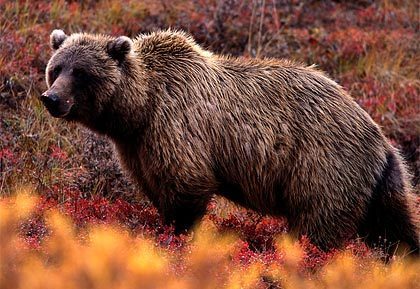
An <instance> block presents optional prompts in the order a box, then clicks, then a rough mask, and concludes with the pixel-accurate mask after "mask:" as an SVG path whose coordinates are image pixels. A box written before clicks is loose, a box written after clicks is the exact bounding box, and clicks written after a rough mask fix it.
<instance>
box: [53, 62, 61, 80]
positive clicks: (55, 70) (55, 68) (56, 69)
mask: <svg viewBox="0 0 420 289" xmlns="http://www.w3.org/2000/svg"><path fill="white" fill-rule="evenodd" d="M60 72H61V66H60V65H57V66H56V67H54V69H53V70H52V80H53V81H55V80H56V79H57V77H58V75H60Z"/></svg>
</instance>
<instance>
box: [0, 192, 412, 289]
mask: <svg viewBox="0 0 420 289" xmlns="http://www.w3.org/2000/svg"><path fill="white" fill-rule="evenodd" d="M39 202H40V200H37V199H36V198H34V197H33V195H30V194H28V189H26V190H24V191H23V192H20V193H19V194H17V195H16V196H15V197H14V198H8V199H4V200H2V202H0V247H1V249H2V252H1V253H2V262H1V263H0V288H16V289H19V288H34V289H36V288H40V289H41V288H42V289H48V288H54V289H57V288H78V289H80V288H98V289H105V288H121V289H122V288H174V289H175V288H183V289H188V288H218V289H221V288H335V289H339V288H401V289H403V288H415V286H416V284H417V285H418V283H417V282H418V281H419V280H418V278H419V276H418V269H419V266H420V260H418V259H416V260H409V259H396V260H394V261H393V262H392V264H391V265H384V264H383V263H382V262H380V261H378V260H375V259H374V258H372V257H371V256H370V255H369V253H367V251H366V250H364V253H361V252H359V253H358V254H355V251H354V247H352V246H348V247H347V250H345V251H342V252H335V253H334V254H332V255H331V256H329V261H328V262H327V263H325V264H323V265H324V266H323V267H322V268H320V269H318V270H316V271H310V270H308V267H307V266H306V262H307V259H308V258H310V257H309V256H308V255H310V254H314V253H313V252H311V251H310V248H309V247H308V246H307V245H305V242H304V241H301V242H300V243H298V242H295V241H291V240H290V239H288V238H287V237H284V236H283V237H277V238H276V239H275V240H274V243H273V246H272V247H271V248H269V249H266V251H269V252H270V253H269V257H268V258H267V254H268V253H267V252H266V253H265V254H259V255H258V254H254V255H252V254H250V253H248V251H249V248H248V247H247V246H246V245H245V244H244V241H242V240H241V239H240V238H238V237H236V236H234V235H231V234H226V233H224V234H223V233H220V232H218V229H217V228H216V227H215V225H214V224H213V223H212V222H211V221H210V220H208V219H207V220H205V221H204V222H203V223H202V224H201V226H200V227H198V228H197V229H196V230H195V232H194V234H193V236H192V237H191V236H190V237H186V236H184V237H181V238H179V237H173V236H168V235H166V237H165V238H167V237H169V238H179V239H178V240H177V241H174V240H165V241H164V242H162V240H161V239H160V238H159V237H157V236H155V237H152V236H148V235H147V234H133V232H132V231H131V230H129V229H128V228H125V227H122V226H120V224H119V223H118V222H111V224H110V223H108V222H109V221H110V220H111V219H114V218H115V217H116V215H118V213H115V212H114V213H110V215H113V216H112V217H111V216H109V218H110V219H108V220H107V221H108V222H107V223H102V221H103V220H104V218H105V219H106V218H108V217H104V216H103V215H102V213H101V212H92V213H91V214H89V215H91V216H94V217H93V218H94V219H95V220H96V221H98V222H92V223H89V224H88V225H87V226H83V227H80V226H79V225H77V224H75V223H74V221H72V220H71V219H69V218H68V217H66V216H65V215H64V214H62V213H60V212H59V210H57V208H55V207H56V206H55V205H54V206H52V208H51V210H48V211H44V212H43V213H41V215H40V208H39V207H38V206H39ZM108 205H109V204H108ZM119 206H120V204H118V205H117V207H118V208H119V209H121V208H120V207H119ZM105 208H108V209H109V208H110V207H106V206H105ZM95 210H96V209H93V211H95ZM111 211H114V210H112V209H111ZM122 211H123V212H124V209H122ZM152 215H153V214H152ZM149 217H151V216H149ZM153 217H156V216H155V215H154V216H153ZM33 218H35V219H38V218H41V219H39V222H42V223H43V225H42V226H43V227H44V229H43V232H44V233H43V234H45V236H44V237H43V240H42V243H41V244H38V245H36V246H33V245H34V244H33V243H31V242H27V240H26V239H25V238H27V237H28V236H27V234H30V232H33V231H31V229H29V228H28V227H27V226H28V225H27V224H28V222H33ZM117 219H118V218H117ZM114 221H115V220H114ZM35 230H38V229H35ZM45 232H47V233H45ZM368 256H369V257H368Z"/></svg>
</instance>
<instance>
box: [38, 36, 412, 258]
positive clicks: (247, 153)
mask: <svg viewBox="0 0 420 289" xmlns="http://www.w3.org/2000/svg"><path fill="white" fill-rule="evenodd" d="M51 44H52V47H53V48H54V49H55V50H56V51H55V53H54V55H53V57H52V58H51V60H50V62H49V64H48V67H47V83H48V86H49V90H48V91H47V92H46V93H44V94H43V96H42V100H43V101H44V103H45V104H46V106H47V108H48V109H49V111H50V112H51V113H52V114H53V115H54V116H58V117H62V118H64V119H67V120H74V121H78V122H80V123H82V124H84V125H86V126H87V127H89V128H91V129H93V130H95V131H97V132H99V133H101V134H104V135H106V136H108V137H109V138H110V139H111V140H112V141H113V143H114V144H115V147H116V151H117V153H118V155H119V158H120V161H121V164H122V166H123V167H124V168H125V169H126V171H127V172H128V173H129V174H130V175H131V177H132V178H133V179H134V180H136V181H137V184H138V185H139V186H140V187H141V189H142V190H143V191H144V192H145V193H146V195H147V196H148V197H149V198H150V200H151V201H152V202H153V204H154V205H155V206H156V207H157V208H158V209H159V212H160V213H161V215H162V216H163V218H164V220H165V221H166V222H167V223H173V224H174V225H175V228H176V231H177V232H183V231H184V230H185V229H189V228H190V227H191V226H192V225H193V224H194V223H195V222H196V221H197V220H198V219H199V218H201V217H202V216H203V214H204V213H205V210H206V206H207V204H208V202H209V200H210V199H211V197H212V195H214V194H218V195H221V196H224V197H226V198H228V199H230V200H232V201H234V202H236V203H238V204H240V205H242V206H244V207H246V208H250V209H253V210H255V211H257V212H260V213H263V214H270V215H274V216H285V217H286V218H287V219H288V221H289V224H290V228H291V230H292V232H294V233H295V234H297V235H301V234H306V235H308V236H309V238H310V239H311V240H312V241H313V242H314V243H315V244H316V245H318V246H320V247H321V248H323V249H328V248H332V247H339V246H340V245H342V244H343V242H344V241H345V240H346V239H348V238H350V237H353V236H355V235H356V234H359V235H360V236H361V237H366V240H367V241H368V242H369V244H374V243H376V242H377V241H378V240H379V237H380V236H382V237H383V238H386V239H387V240H388V241H389V242H391V243H396V242H398V241H402V242H405V243H406V244H407V245H408V246H409V247H410V249H411V250H414V251H416V252H418V248H419V237H418V233H417V228H416V225H415V222H414V220H413V217H412V214H410V212H409V194H410V185H409V182H408V180H407V173H406V170H405V168H404V165H403V163H402V161H401V159H400V157H399V155H398V153H397V152H396V150H395V149H394V148H393V147H392V146H391V145H390V144H389V142H388V141H387V140H386V139H385V137H384V136H383V134H382V132H381V130H380V129H379V128H378V126H377V125H376V124H375V123H374V122H373V121H372V119H371V118H370V117H369V115H368V114H367V113H366V112H365V111H363V110H362V109H361V108H360V107H359V106H358V105H357V104H356V102H355V101H354V100H353V99H352V98H351V97H350V96H349V95H348V94H347V93H346V92H345V91H344V90H343V89H342V88H341V87H340V86H339V85H338V84H336V83H335V82H334V81H332V80H330V79H329V78H327V77H326V76H325V75H324V74H323V73H322V72H320V71H319V70H317V69H315V68H314V67H306V66H303V65H300V64H297V63H293V62H290V61H285V60H277V59H263V60H261V59H258V60H257V59H246V58H233V57H226V56H220V55H213V54H212V53H210V52H208V51H206V50H203V49H202V48H201V47H200V46H198V45H197V44H196V43H195V42H194V41H193V40H192V38H191V37H189V36H187V35H185V34H184V33H181V32H175V31H161V32H156V33H151V34H149V35H140V36H139V37H138V38H136V39H135V40H134V41H132V40H130V39H129V38H127V37H119V38H112V37H108V36H104V35H90V34H72V35H71V36H67V35H65V34H64V32H62V31H61V30H55V31H54V32H53V33H52V35H51Z"/></svg>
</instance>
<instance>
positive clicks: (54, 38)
mask: <svg viewBox="0 0 420 289" xmlns="http://www.w3.org/2000/svg"><path fill="white" fill-rule="evenodd" d="M67 37H68V36H67V35H66V33H64V31H63V30H60V29H55V30H53V32H51V35H50V44H51V48H52V49H54V50H57V49H58V48H60V46H61V44H63V42H64V40H66V39H67Z"/></svg>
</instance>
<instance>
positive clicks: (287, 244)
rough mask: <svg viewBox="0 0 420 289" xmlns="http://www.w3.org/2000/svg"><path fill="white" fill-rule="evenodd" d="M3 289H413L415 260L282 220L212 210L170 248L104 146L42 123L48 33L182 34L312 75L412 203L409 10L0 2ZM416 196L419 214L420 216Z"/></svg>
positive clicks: (409, 4)
mask: <svg viewBox="0 0 420 289" xmlns="http://www.w3.org/2000/svg"><path fill="white" fill-rule="evenodd" d="M0 11H2V13H1V15H0V67H1V69H0V288H63V287H67V288H133V287H139V288H361V287H363V288H415V286H418V284H419V281H420V280H419V279H420V277H419V275H418V272H419V271H420V261H419V260H418V259H417V260H413V259H410V258H405V257H404V256H396V257H394V259H393V260H391V262H390V263H389V264H386V265H385V264H383V263H382V262H381V261H380V259H381V257H382V252H381V251H380V250H375V249H368V248H367V247H366V246H365V245H364V243H363V242H362V241H361V240H351V241H349V242H348V244H347V245H346V247H345V249H343V250H332V251H330V252H323V251H321V250H319V248H317V247H315V246H314V245H312V244H311V243H310V242H309V241H308V239H307V238H305V237H302V238H301V239H300V240H299V241H295V240H290V239H289V238H288V237H287V230H288V229H287V224H286V222H285V221H284V220H282V219H274V218H270V217H266V216H259V215H257V214H255V213H253V212H250V211H245V210H244V209H242V208H238V207H236V206H234V205H232V204H230V203H229V202H227V201H226V200H224V199H215V200H214V201H213V202H212V203H211V204H210V206H209V208H208V214H207V215H206V217H205V219H204V221H203V222H202V224H201V225H200V226H199V227H198V228H197V229H196V230H195V232H194V234H193V235H181V236H175V235H174V234H173V228H171V227H168V226H164V225H163V224H162V223H161V221H160V219H159V216H158V214H157V212H156V210H155V209H154V208H153V207H152V206H151V205H150V203H149V202H148V201H147V200H146V199H145V198H144V197H142V196H141V195H140V194H139V193H138V192H137V191H136V188H135V186H133V185H132V184H130V183H129V181H128V180H127V179H126V178H125V177H124V176H123V175H122V173H121V171H120V169H119V167H118V165H117V162H116V161H115V159H114V158H113V157H112V148H111V147H110V146H109V145H108V142H107V141H106V140H104V139H103V138H100V137H98V136H96V135H94V134H93V133H91V132H89V131H88V130H86V129H83V128H81V127H79V126H76V125H69V124H65V125H64V124H63V123H62V122H61V121H59V120H56V119H53V118H51V117H50V116H49V115H48V113H47V112H46V110H45V109H44V108H43V105H42V104H41V103H40V102H39V100H38V99H37V96H38V95H39V94H40V93H41V92H43V91H44V90H45V89H46V84H45V66H46V63H47V61H48V59H49V57H50V55H51V50H50V48H49V43H48V39H49V34H50V32H51V31H52V30H53V29H55V28H61V29H63V30H64V31H66V32H68V33H70V32H78V31H86V32H91V33H105V34H112V35H116V36H117V35H127V36H131V37H134V36H135V35H136V34H138V33H142V32H149V31H152V30H155V29H156V28H166V27H173V28H180V29H184V30H186V31H189V32H190V33H191V34H192V35H193V36H194V37H195V39H196V40H197V41H198V42H199V43H200V44H201V45H203V46H204V47H206V48H208V49H209V50H212V51H215V52H217V53H223V54H232V55H244V56H246V57H260V58H261V57H277V58H291V59H296V60H299V61H301V62H304V63H308V64H312V63H315V64H317V65H318V67H319V68H320V69H322V70H324V71H326V72H327V73H328V74H329V75H330V76H331V77H332V78H333V79H334V80H336V81H337V82H338V83H339V84H341V85H342V86H343V87H344V88H345V89H346V90H348V91H349V92H350V94H351V95H352V96H353V97H354V98H355V99H356V100H357V102H358V103H359V104H360V105H361V106H362V107H363V108H364V109H365V110H366V111H367V112H368V113H369V114H370V115H371V116H372V117H373V118H374V120H375V121H376V122H377V123H379V124H380V125H381V127H382V129H383V130H384V132H385V133H386V135H387V137H389V138H390V139H391V141H392V143H393V144H394V145H395V146H396V147H398V148H399V149H400V150H401V152H402V154H403V156H404V158H405V159H406V160H407V164H408V165H409V168H410V170H411V173H412V175H413V186H414V188H415V190H416V191H419V176H420V172H419V169H420V151H419V147H420V146H419V135H420V96H419V89H420V83H419V77H418V76H419V68H418V65H419V63H420V61H419V55H418V43H417V42H418V41H416V40H417V39H418V36H419V35H418V31H419V16H418V11H419V7H418V3H416V1H408V0H395V1H391V0H384V1H375V2H374V1H351V3H350V2H347V1H282V0H273V1H264V0H254V1H239V0H232V1H227V0H221V1H216V0H193V1H182V0H176V1H170V0H161V1H149V0H145V1H140V2H139V1H128V0H125V1H116V0H107V1H105V0H103V1H62V0H54V1H37V0H35V1H4V0H0ZM419 205H420V198H419V197H418V195H417V208H415V209H417V211H420V208H419Z"/></svg>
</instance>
